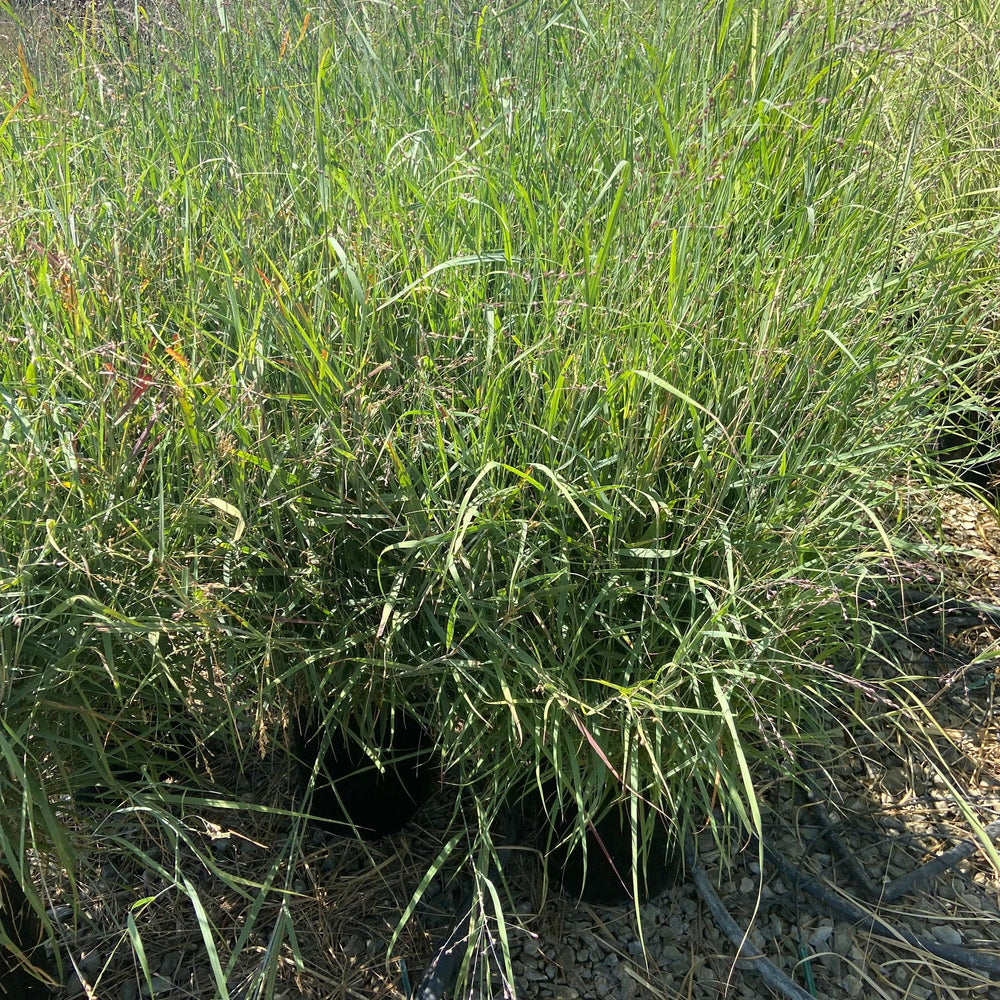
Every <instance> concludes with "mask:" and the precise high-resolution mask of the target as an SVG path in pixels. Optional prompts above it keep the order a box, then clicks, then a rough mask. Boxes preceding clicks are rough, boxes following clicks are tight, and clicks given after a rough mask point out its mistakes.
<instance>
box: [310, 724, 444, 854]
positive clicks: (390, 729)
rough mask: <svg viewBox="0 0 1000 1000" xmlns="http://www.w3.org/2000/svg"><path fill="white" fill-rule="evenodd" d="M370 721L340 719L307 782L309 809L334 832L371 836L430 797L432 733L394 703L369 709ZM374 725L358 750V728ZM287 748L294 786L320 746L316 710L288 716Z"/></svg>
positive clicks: (395, 828) (398, 823) (394, 828)
mask: <svg viewBox="0 0 1000 1000" xmlns="http://www.w3.org/2000/svg"><path fill="white" fill-rule="evenodd" d="M372 723H373V725H372V726H371V727H370V728H369V727H361V726H358V725H348V726H344V727H341V728H340V729H337V730H336V731H335V732H334V733H333V734H332V735H331V737H330V741H329V746H328V749H327V750H326V752H325V753H324V755H323V760H322V763H321V764H320V768H319V773H318V774H317V776H316V783H315V786H314V788H313V795H312V800H311V803H310V805H309V813H310V815H312V816H315V817H318V818H319V819H321V820H323V821H324V822H325V823H326V824H328V825H329V826H330V828H331V829H333V830H334V831H335V832H337V833H342V834H344V835H347V836H353V835H354V833H355V830H356V831H357V833H358V834H359V835H360V836H361V837H362V838H364V839H365V840H378V839H379V838H380V837H386V836H389V835H391V834H393V833H398V832H399V830H401V829H402V828H403V826H405V825H406V824H407V823H408V822H409V821H410V820H411V819H412V818H413V816H414V815H415V814H416V812H417V810H418V809H419V808H420V807H421V806H422V805H423V804H424V802H426V801H427V799H428V798H430V796H431V793H432V792H433V791H434V788H435V787H436V785H437V782H438V777H439V771H438V768H437V767H436V765H435V753H434V739H433V738H432V736H431V734H430V733H429V732H428V731H427V730H426V729H425V728H424V727H423V725H421V723H420V722H418V721H417V720H416V719H415V718H414V717H413V716H412V715H410V714H409V713H408V712H406V711H405V710H403V709H401V708H392V707H389V706H383V707H382V708H380V709H377V710H376V716H375V718H374V720H372ZM372 728H373V729H374V741H373V743H374V745H369V748H368V749H370V750H371V751H372V753H369V752H368V749H366V746H365V742H364V740H363V738H362V736H361V732H363V731H365V729H368V731H369V732H370V731H371V729H372ZM292 735H293V752H294V754H295V757H296V760H297V764H298V768H299V777H300V784H301V788H302V791H303V792H304V791H305V789H306V786H307V785H308V783H309V779H310V777H311V776H312V772H313V767H314V765H315V763H316V759H317V756H318V755H319V753H320V751H321V750H322V749H323V730H322V714H321V713H319V712H316V711H313V712H309V711H306V712H305V713H300V715H298V716H297V717H296V718H295V719H294V720H293V734H292Z"/></svg>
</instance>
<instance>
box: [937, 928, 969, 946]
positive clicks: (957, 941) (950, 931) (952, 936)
mask: <svg viewBox="0 0 1000 1000" xmlns="http://www.w3.org/2000/svg"><path fill="white" fill-rule="evenodd" d="M930 932H931V934H932V935H933V936H934V937H935V938H936V939H937V940H938V941H940V942H941V944H949V945H954V946H955V947H958V946H960V945H961V944H962V935H961V934H960V933H959V932H958V930H957V929H956V928H955V927H954V926H953V925H952V924H935V925H934V926H933V927H931V928H930Z"/></svg>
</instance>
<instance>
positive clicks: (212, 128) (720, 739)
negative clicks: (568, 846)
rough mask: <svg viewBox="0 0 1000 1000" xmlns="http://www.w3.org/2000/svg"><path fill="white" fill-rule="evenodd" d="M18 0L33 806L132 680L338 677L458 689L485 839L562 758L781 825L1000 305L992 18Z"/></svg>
mask: <svg viewBox="0 0 1000 1000" xmlns="http://www.w3.org/2000/svg"><path fill="white" fill-rule="evenodd" d="M8 16H9V27H8V28H6V29H5V34H6V35H7V38H8V40H7V41H5V42H4V43H3V44H4V47H5V49H6V50H8V51H10V52H11V53H12V54H14V55H15V56H16V57H17V58H16V59H14V60H5V62H4V65H5V66H6V65H8V64H10V69H9V70H8V71H7V73H6V76H5V77H4V78H3V80H2V87H3V90H2V94H3V104H2V105H0V154H2V156H0V171H2V182H3V190H4V192H6V195H5V198H4V201H3V205H2V209H0V212H2V219H0V225H2V231H3V236H4V239H3V246H4V250H3V268H4V269H3V277H2V279H0V287H2V294H0V324H2V332H3V336H4V341H3V344H2V347H0V365H2V372H3V396H2V409H3V419H4V424H3V434H2V439H0V449H2V452H0V454H2V462H3V473H4V478H3V483H4V489H3V491H2V493H0V502H2V504H3V507H2V509H3V522H2V530H3V543H2V552H3V566H2V572H3V577H2V580H3V590H4V595H5V610H4V612H3V622H2V629H3V631H2V634H0V638H2V652H3V659H2V663H0V669H2V671H3V673H2V678H0V679H2V683H0V692H2V694H3V704H4V719H5V729H4V731H3V735H2V741H3V742H0V748H2V749H3V751H4V760H5V762H6V763H5V771H4V774H5V777H4V782H5V784H7V783H12V785H13V787H16V788H18V789H20V790H22V792H23V793H24V796H25V802H26V803H28V804H29V805H30V807H31V808H30V809H27V810H25V811H22V810H21V809H20V807H19V806H18V804H17V802H16V801H13V800H12V802H11V803H9V802H8V796H7V795H6V794H5V796H4V810H5V812H4V826H3V829H4V831H5V832H4V853H5V854H8V853H12V854H14V855H15V856H16V855H17V854H18V852H19V850H20V848H19V844H18V841H19V837H18V831H19V830H21V831H24V830H25V829H26V828H27V827H30V829H31V831H32V837H36V838H41V839H42V840H45V839H47V838H51V837H53V836H55V831H56V830H57V829H58V825H57V824H56V823H55V820H54V818H53V816H52V814H51V810H50V807H49V806H48V804H47V802H48V796H51V795H54V794H57V793H58V792H59V791H61V790H64V789H65V788H66V787H78V786H79V784H81V783H85V782H87V781H91V780H92V778H93V774H94V772H95V770H96V771H98V772H100V771H101V768H102V767H103V766H105V765H102V762H101V760H100V756H101V755H100V754H99V753H98V754H95V752H94V750H93V749H92V748H93V747H95V746H99V745H101V737H102V732H103V731H105V730H106V727H107V726H108V725H109V722H108V720H109V719H112V720H114V724H115V725H118V726H123V727H125V729H126V730H128V729H129V728H130V727H131V728H132V729H133V730H135V729H136V728H138V732H137V733H136V732H133V733H132V735H133V736H136V735H141V733H142V732H143V725H145V724H151V720H152V719H153V717H155V716H156V715H157V714H158V713H160V712H163V711H169V710H172V709H171V706H173V709H175V708H176V705H177V704H178V700H180V701H181V702H186V703H187V704H188V705H189V707H190V708H191V709H192V713H191V714H192V716H193V717H194V718H195V720H196V723H197V725H198V726H199V727H203V728H204V730H205V732H214V733H216V734H222V735H225V736H227V738H228V739H229V740H230V741H231V742H233V743H235V742H236V741H237V740H238V736H237V726H236V720H237V719H242V718H245V717H250V718H252V719H253V720H255V721H256V723H257V724H258V726H264V727H274V726H275V725H276V720H277V719H278V718H280V713H281V710H282V706H284V705H285V704H286V702H287V701H288V699H289V698H290V697H292V696H293V693H294V694H295V695H296V696H299V697H302V696H305V695H306V694H307V693H308V694H311V695H315V694H316V693H317V692H321V691H322V692H324V693H325V696H326V697H327V698H328V699H330V700H331V701H332V702H334V703H336V704H337V705H338V706H339V707H338V711H342V712H343V713H344V717H346V714H347V713H348V712H349V711H350V709H351V707H352V705H355V704H358V703H364V702H365V701H366V700H367V699H370V698H375V699H391V700H394V701H395V700H399V701H405V702H406V703H408V704H409V705H410V706H411V707H412V709H413V710H414V711H415V712H416V713H417V714H418V715H420V716H421V717H422V718H424V719H425V720H426V721H427V722H428V723H430V724H431V725H432V726H433V727H434V729H435V730H436V731H437V732H438V733H439V734H440V749H441V753H442V756H443V759H444V761H445V764H446V766H447V767H448V774H449V777H450V778H451V779H453V780H454V781H455V782H456V783H457V784H458V785H460V786H462V787H463V788H465V789H467V790H469V791H470V792H474V793H475V794H476V795H477V796H478V799H479V803H480V806H479V809H480V812H481V823H482V830H483V840H482V842H481V845H480V848H476V850H477V851H479V852H480V853H479V857H478V859H477V860H478V861H479V862H480V868H482V869H483V870H484V871H485V870H486V868H488V864H486V863H485V859H486V858H487V857H488V855H489V850H490V848H489V842H488V835H487V832H486V831H487V830H488V827H489V824H490V823H491V822H492V821H493V820H494V818H495V816H496V814H497V812H498V810H500V809H501V807H502V805H503V803H504V800H505V797H506V792H507V791H508V790H509V789H511V788H512V787H515V786H518V785H519V783H521V782H522V780H523V779H524V777H525V776H528V777H529V778H530V777H531V776H534V782H535V783H536V784H537V785H539V786H543V785H545V784H546V783H547V782H548V780H549V779H550V778H551V777H552V776H556V777H557V782H556V788H557V794H558V796H559V798H560V801H561V802H575V803H577V804H580V805H582V806H583V813H584V814H586V813H587V812H592V811H593V810H594V809H596V808H597V807H598V806H599V805H600V803H601V802H603V801H604V800H605V798H606V797H607V796H608V795H609V794H611V795H623V794H626V793H629V794H635V795H639V796H641V797H642V798H643V799H645V800H647V801H649V802H651V803H653V804H654V805H656V806H657V807H658V808H661V809H663V810H664V811H665V812H666V813H667V815H668V816H670V817H671V818H672V819H673V820H674V821H675V822H676V824H677V832H678V834H680V833H682V832H684V830H686V829H688V828H689V827H690V826H691V825H697V824H700V823H702V822H703V821H704V820H705V819H706V817H707V816H709V815H710V814H711V813H712V811H713V808H714V809H716V810H721V814H722V815H723V816H724V817H725V823H720V824H718V826H717V830H718V834H719V836H720V838H722V839H725V838H727V837H728V836H729V834H730V832H731V831H732V830H735V829H738V828H739V826H748V827H750V828H754V827H756V826H757V825H758V816H757V811H758V804H757V801H756V796H755V793H754V782H753V769H754V766H755V761H757V760H760V759H764V760H768V761H772V762H779V761H780V760H781V759H782V757H783V755H786V754H787V753H789V748H790V747H791V746H792V745H794V743H795V742H796V740H797V739H798V738H799V737H808V738H809V739H815V738H816V734H817V732H819V731H821V729H822V727H823V725H825V723H824V722H823V712H824V706H825V704H826V702H827V701H828V700H829V699H830V698H832V697H833V696H834V694H835V683H834V681H832V680H831V675H830V672H828V671H816V670H814V669H813V668H812V664H814V663H836V664H838V667H839V668H844V669H850V666H851V664H853V662H854V660H855V657H857V656H860V655H861V654H862V653H863V650H859V649H857V648H852V646H851V643H852V640H853V638H854V637H855V636H856V635H857V634H865V629H864V628H860V629H858V630H857V631H854V630H853V628H852V626H851V621H850V619H853V618H855V617H858V616H860V617H861V618H863V617H864V615H865V610H864V608H861V609H860V610H859V609H858V608H857V605H856V604H854V605H852V604H851V602H850V600H849V599H848V598H849V595H851V594H852V593H856V592H857V591H859V590H866V589H869V588H876V587H878V586H879V579H880V577H881V576H882V574H883V571H884V566H885V565H887V561H888V563H891V560H892V558H893V554H894V546H895V539H896V537H897V535H900V534H901V533H902V532H903V530H904V528H905V525H903V524H900V523H897V522H896V521H894V520H893V516H894V512H895V511H898V510H899V509H901V504H902V499H901V498H902V495H903V491H904V490H905V489H906V486H905V485H904V484H905V481H906V478H905V477H906V476H907V475H911V476H912V475H913V474H920V472H921V470H926V469H928V468H929V467H928V465H927V463H926V462H925V461H924V460H923V459H922V457H921V456H922V455H923V453H924V450H925V447H926V443H927V440H928V438H929V436H930V434H931V423H932V419H933V417H932V415H933V414H934V413H935V412H937V411H936V410H935V406H936V405H937V402H938V400H939V397H940V396H941V394H942V391H943V390H942V385H945V384H947V382H948V378H949V373H951V372H954V371H958V370H960V368H961V366H962V365H965V364H967V357H968V348H969V345H970V344H973V343H974V344H975V347H976V350H977V351H980V352H981V351H982V350H992V348H993V331H992V329H990V328H989V324H988V323H986V322H984V321H983V319H982V317H983V314H984V303H985V302H987V301H988V300H989V299H990V297H991V296H993V295H995V294H996V278H997V276H996V271H995V264H994V261H995V241H996V231H995V223H994V222H993V221H992V220H993V218H995V215H994V213H995V208H996V190H995V179H994V177H993V174H992V152H991V151H992V150H994V148H995V143H996V141H997V136H996V126H995V122H996V120H997V119H996V96H995V93H996V91H995V87H993V86H992V85H991V84H990V81H989V68H988V65H987V62H986V60H985V59H984V57H983V53H984V52H992V51H995V46H994V48H992V49H991V48H990V45H992V44H993V42H994V41H995V29H994V26H993V22H992V20H991V19H990V18H988V17H986V16H985V15H984V13H983V12H982V11H976V10H968V11H962V12H959V11H955V12H954V14H953V15H952V16H949V17H946V16H945V15H944V14H942V13H940V12H933V13H926V14H920V15H902V16H901V15H898V14H897V13H896V12H895V11H894V10H892V9H888V8H887V9H886V10H884V11H880V10H879V9H878V8H877V7H876V6H866V5H857V6H856V7H855V8H854V9H852V10H847V11H845V10H843V5H836V6H835V5H832V4H830V5H826V6H824V7H821V8H810V9H809V10H798V9H797V8H795V7H793V6H788V7H784V6H780V5H770V4H764V5H761V6H758V7H756V8H753V9H752V10H751V9H747V10H743V8H740V7H738V6H736V5H731V4H726V3H720V4H714V5H709V6H707V7H706V6H703V5H696V4H686V5H685V4H681V5H679V6H678V5H675V4H671V5H663V6H657V5H655V4H651V5H640V7H637V8H634V9H630V8H629V7H628V6H627V5H625V4H619V3H611V4H599V3H585V4H582V5H580V6H575V5H566V6H564V7H562V8H558V9H553V8H552V5H548V4H542V3H534V2H531V3H526V4H520V5H515V6H514V7H512V8H510V9H509V10H506V11H497V10H494V9H493V8H491V7H489V6H486V7H483V6H482V5H481V4H478V5H477V4H438V3H435V2H431V0H426V2H410V3H406V4H403V5H401V6H400V7H399V8H398V9H397V8H390V7H389V6H387V5H382V4H376V3H364V2H358V3H353V4H337V5H335V9H334V10H332V11H324V10H322V9H319V8H316V9H306V8H302V7H297V6H290V7H287V8H275V9H273V10H257V9H250V8H235V7H229V6H220V7H219V8H218V10H216V9H215V8H213V7H212V6H211V5H209V6H206V8H205V9H204V11H201V10H199V9H195V8H194V7H192V8H190V9H188V8H185V9H184V10H183V11H181V12H180V13H178V14H176V15H175V16H173V17H168V22H169V23H168V24H164V25H161V24H159V23H157V22H155V21H154V20H149V19H145V18H140V21H141V23H140V24H139V27H140V28H141V31H142V33H143V37H144V38H145V39H147V40H145V41H138V40H137V39H136V37H135V36H134V29H135V25H134V24H133V23H131V22H130V20H129V18H128V17H127V16H122V15H119V16H118V18H117V20H116V21H115V23H114V24H113V25H109V24H108V23H107V19H105V20H103V21H102V20H101V19H99V18H94V17H92V16H91V17H84V18H82V19H78V18H74V19H72V20H69V21H63V20H61V19H60V18H58V17H55V18H54V19H53V20H52V23H50V22H49V20H46V21H45V23H44V25H42V22H41V21H39V20H31V19H30V18H27V17H24V18H22V17H21V16H20V15H15V14H14V13H13V12H11V13H9V15H8ZM38 16H39V17H40V15H38ZM40 37H43V38H44V39H45V43H44V45H43V44H41V43H40V42H39V41H38V39H39V38H40ZM922 414H924V415H923V416H922ZM845 607H847V608H853V610H850V611H846V612H845V610H844V609H845ZM845 617H846V618H847V619H848V621H845ZM207 665H211V669H208V668H207ZM272 736H274V737H275V738H279V736H280V734H277V733H272ZM54 741H56V742H54ZM54 747H58V748H59V752H58V753H56V752H54ZM26 762H27V763H26ZM59 762H61V767H57V764H58V763H59ZM80 762H85V763H86V767H84V768H83V770H79V769H78V765H79V764H80ZM15 765H16V766H15ZM57 770H58V771H59V772H60V773H59V774H56V771H57ZM32 824H37V825H32ZM63 848H64V850H65V854H66V858H67V863H68V859H69V857H70V855H71V850H70V848H69V845H68V844H64V845H63ZM221 979H222V976H221V973H220V982H221ZM221 992H222V989H221V986H220V993H221Z"/></svg>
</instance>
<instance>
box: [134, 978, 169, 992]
mask: <svg viewBox="0 0 1000 1000" xmlns="http://www.w3.org/2000/svg"><path fill="white" fill-rule="evenodd" d="M173 988H174V984H173V983H172V982H171V981H170V980H169V979H167V977H166V976H150V978H149V982H148V983H143V984H142V985H141V986H140V987H139V995H140V996H144V997H150V996H157V997H158V996H160V994H161V993H166V992H167V991H168V990H172V989H173Z"/></svg>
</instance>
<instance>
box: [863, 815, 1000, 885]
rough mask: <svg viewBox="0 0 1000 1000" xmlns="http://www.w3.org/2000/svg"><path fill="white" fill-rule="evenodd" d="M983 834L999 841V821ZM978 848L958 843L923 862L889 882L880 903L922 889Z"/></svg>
mask: <svg viewBox="0 0 1000 1000" xmlns="http://www.w3.org/2000/svg"><path fill="white" fill-rule="evenodd" d="M983 833H985V834H986V836H987V837H989V839H990V841H991V842H993V843H995V842H996V841H997V840H998V839H1000V820H996V821H995V822H993V823H990V825H989V826H987V827H984V829H983ZM980 846H981V844H980V843H979V841H976V840H963V841H960V842H959V843H957V844H956V845H955V846H954V847H950V848H949V849H948V850H947V851H944V852H943V853H942V854H939V855H938V856H937V857H935V858H931V860H930V861H927V862H925V863H924V864H922V865H921V866H920V867H919V868H916V869H914V870H913V871H912V872H908V873H907V874H906V875H900V877H899V878H897V879H896V880H895V881H893V882H890V883H889V884H888V885H887V886H886V887H885V889H884V890H883V892H882V896H881V900H882V902H885V903H895V902H896V900H897V899H899V897H900V896H902V895H904V894H905V893H907V892H912V891H913V890H914V889H916V888H922V887H923V886H924V885H925V884H926V883H928V882H930V881H931V880H932V879H935V878H937V877H938V875H940V874H941V873H942V872H946V871H947V870H948V869H949V868H953V867H954V866H955V865H957V864H958V863H959V862H960V861H964V860H965V859H966V858H971V857H972V855H973V854H975V853H976V851H977V850H978V849H979V847H980Z"/></svg>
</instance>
